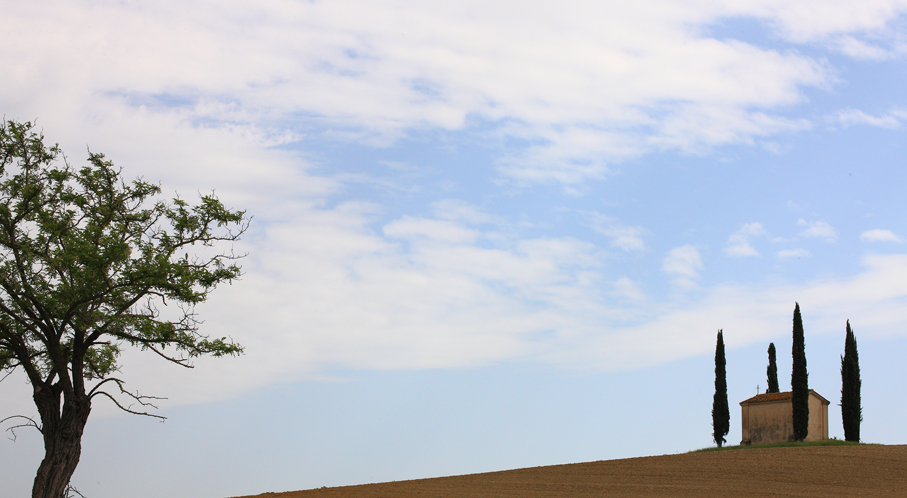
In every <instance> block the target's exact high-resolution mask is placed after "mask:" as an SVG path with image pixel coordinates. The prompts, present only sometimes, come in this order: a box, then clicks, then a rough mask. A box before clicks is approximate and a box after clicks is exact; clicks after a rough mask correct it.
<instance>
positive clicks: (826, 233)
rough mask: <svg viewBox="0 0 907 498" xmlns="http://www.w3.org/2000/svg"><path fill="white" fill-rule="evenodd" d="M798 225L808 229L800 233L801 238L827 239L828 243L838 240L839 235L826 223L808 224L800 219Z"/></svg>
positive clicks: (815, 222) (814, 222)
mask: <svg viewBox="0 0 907 498" xmlns="http://www.w3.org/2000/svg"><path fill="white" fill-rule="evenodd" d="M797 224H798V225H800V226H805V227H807V228H806V229H805V230H803V231H801V232H800V236H801V237H806V238H818V239H825V241H826V242H834V241H835V240H836V239H837V238H838V233H837V232H836V231H835V229H834V228H832V226H831V225H829V224H828V223H826V222H824V221H813V222H807V221H806V220H804V219H803V218H800V219H799V220H797Z"/></svg>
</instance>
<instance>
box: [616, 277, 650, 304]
mask: <svg viewBox="0 0 907 498" xmlns="http://www.w3.org/2000/svg"><path fill="white" fill-rule="evenodd" d="M613 295H614V296H616V297H618V298H619V299H625V300H629V301H634V302H641V301H645V299H646V294H645V293H644V292H643V291H642V289H641V288H640V286H639V284H638V283H637V282H634V281H633V280H631V279H630V278H628V277H621V278H619V279H617V280H616V281H614V291H613Z"/></svg>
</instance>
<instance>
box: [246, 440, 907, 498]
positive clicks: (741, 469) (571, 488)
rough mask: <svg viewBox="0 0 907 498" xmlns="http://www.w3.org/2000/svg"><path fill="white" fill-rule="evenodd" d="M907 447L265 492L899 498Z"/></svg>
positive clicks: (777, 452)
mask: <svg viewBox="0 0 907 498" xmlns="http://www.w3.org/2000/svg"><path fill="white" fill-rule="evenodd" d="M905 489H907V445H897V446H884V445H851V446H799V447H773V448H753V449H745V450H739V451H708V452H697V453H687V454H680V455H664V456H653V457H643V458H630V459H624V460H608V461H600V462H589V463H577V464H569V465H553V466H548V467H535V468H526V469H517V470H507V471H502V472H489V473H484V474H471V475H464V476H454V477H439V478H433V479H418V480H411V481H400V482H389V483H380V484H365V485H361V486H345V487H337V488H323V489H313V490H307V491H291V492H286V493H266V494H265V495H257V496H267V497H268V498H340V497H343V498H411V497H432V498H454V497H458V498H459V497H469V498H486V497H487V498H502V497H503V498H506V497H520V498H534V497H539V498H541V497H565V498H566V497H570V498H584V497H590V498H591V497H596V498H600V497H621V498H636V497H652V498H655V497H658V498H663V497H677V498H691V497H707V498H723V497H739V496H747V497H756V498H758V497H779V496H788V497H823V498H826V497H842V498H843V497H852V496H873V497H881V498H885V497H902V496H904V490H905Z"/></svg>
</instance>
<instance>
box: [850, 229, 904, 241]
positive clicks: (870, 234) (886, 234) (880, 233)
mask: <svg viewBox="0 0 907 498" xmlns="http://www.w3.org/2000/svg"><path fill="white" fill-rule="evenodd" d="M860 240H862V241H865V242H904V239H902V238H900V237H898V236H897V235H895V233H894V232H892V231H891V230H882V229H878V228H877V229H875V230H867V231H865V232H863V233H861V234H860Z"/></svg>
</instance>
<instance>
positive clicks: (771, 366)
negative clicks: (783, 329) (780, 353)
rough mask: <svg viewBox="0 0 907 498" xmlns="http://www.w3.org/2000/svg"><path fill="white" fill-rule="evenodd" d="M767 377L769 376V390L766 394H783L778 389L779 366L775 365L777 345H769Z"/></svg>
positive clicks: (772, 343) (771, 343)
mask: <svg viewBox="0 0 907 498" xmlns="http://www.w3.org/2000/svg"><path fill="white" fill-rule="evenodd" d="M766 375H767V376H768V389H766V390H765V392H766V393H777V392H781V391H780V390H779V389H778V365H777V363H775V343H774V342H770V343H769V344H768V368H767V369H766Z"/></svg>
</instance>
